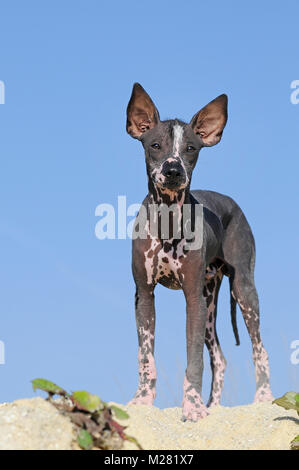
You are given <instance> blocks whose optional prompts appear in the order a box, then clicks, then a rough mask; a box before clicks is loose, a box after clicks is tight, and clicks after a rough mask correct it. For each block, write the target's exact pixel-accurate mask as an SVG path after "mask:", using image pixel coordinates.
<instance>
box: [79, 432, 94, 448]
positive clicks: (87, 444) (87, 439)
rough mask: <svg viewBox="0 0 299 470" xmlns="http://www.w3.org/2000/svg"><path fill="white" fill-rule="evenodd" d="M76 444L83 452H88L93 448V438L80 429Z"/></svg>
mask: <svg viewBox="0 0 299 470" xmlns="http://www.w3.org/2000/svg"><path fill="white" fill-rule="evenodd" d="M77 442H78V444H79V446H80V447H81V448H82V449H84V450H90V449H91V448H92V447H93V438H92V436H91V434H90V433H89V432H88V431H86V429H81V431H80V432H79V434H78V436H77Z"/></svg>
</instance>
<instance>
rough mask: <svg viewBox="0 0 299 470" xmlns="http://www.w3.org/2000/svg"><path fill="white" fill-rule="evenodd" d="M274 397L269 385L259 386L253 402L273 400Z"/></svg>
mask: <svg viewBox="0 0 299 470" xmlns="http://www.w3.org/2000/svg"><path fill="white" fill-rule="evenodd" d="M273 400H274V397H273V395H272V392H271V389H270V387H269V386H265V387H260V388H259V389H258V390H257V391H256V394H255V397H254V400H253V403H263V402H265V401H273Z"/></svg>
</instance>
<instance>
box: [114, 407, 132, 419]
mask: <svg viewBox="0 0 299 470" xmlns="http://www.w3.org/2000/svg"><path fill="white" fill-rule="evenodd" d="M110 408H111V410H113V411H114V414H115V417H116V418H117V419H128V418H129V415H128V413H127V412H126V411H124V410H122V409H121V408H118V406H115V405H111V406H110Z"/></svg>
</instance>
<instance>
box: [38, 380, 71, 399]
mask: <svg viewBox="0 0 299 470" xmlns="http://www.w3.org/2000/svg"><path fill="white" fill-rule="evenodd" d="M31 383H32V387H33V390H34V392H35V391H36V390H37V389H39V390H43V391H44V392H48V393H50V394H53V395H55V394H56V395H67V393H66V391H65V390H63V388H61V387H59V385H56V384H54V382H51V381H50V380H46V379H34V380H32V381H31Z"/></svg>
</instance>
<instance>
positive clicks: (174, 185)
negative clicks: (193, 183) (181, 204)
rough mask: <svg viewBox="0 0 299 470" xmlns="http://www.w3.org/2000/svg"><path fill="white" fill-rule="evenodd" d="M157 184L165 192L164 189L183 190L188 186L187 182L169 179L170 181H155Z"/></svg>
mask: <svg viewBox="0 0 299 470" xmlns="http://www.w3.org/2000/svg"><path fill="white" fill-rule="evenodd" d="M155 185H156V186H157V187H158V188H159V189H160V190H161V191H162V192H163V191H167V190H168V191H174V192H178V191H182V189H185V188H186V186H187V182H186V181H184V182H175V181H168V182H163V183H162V182H160V181H155Z"/></svg>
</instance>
